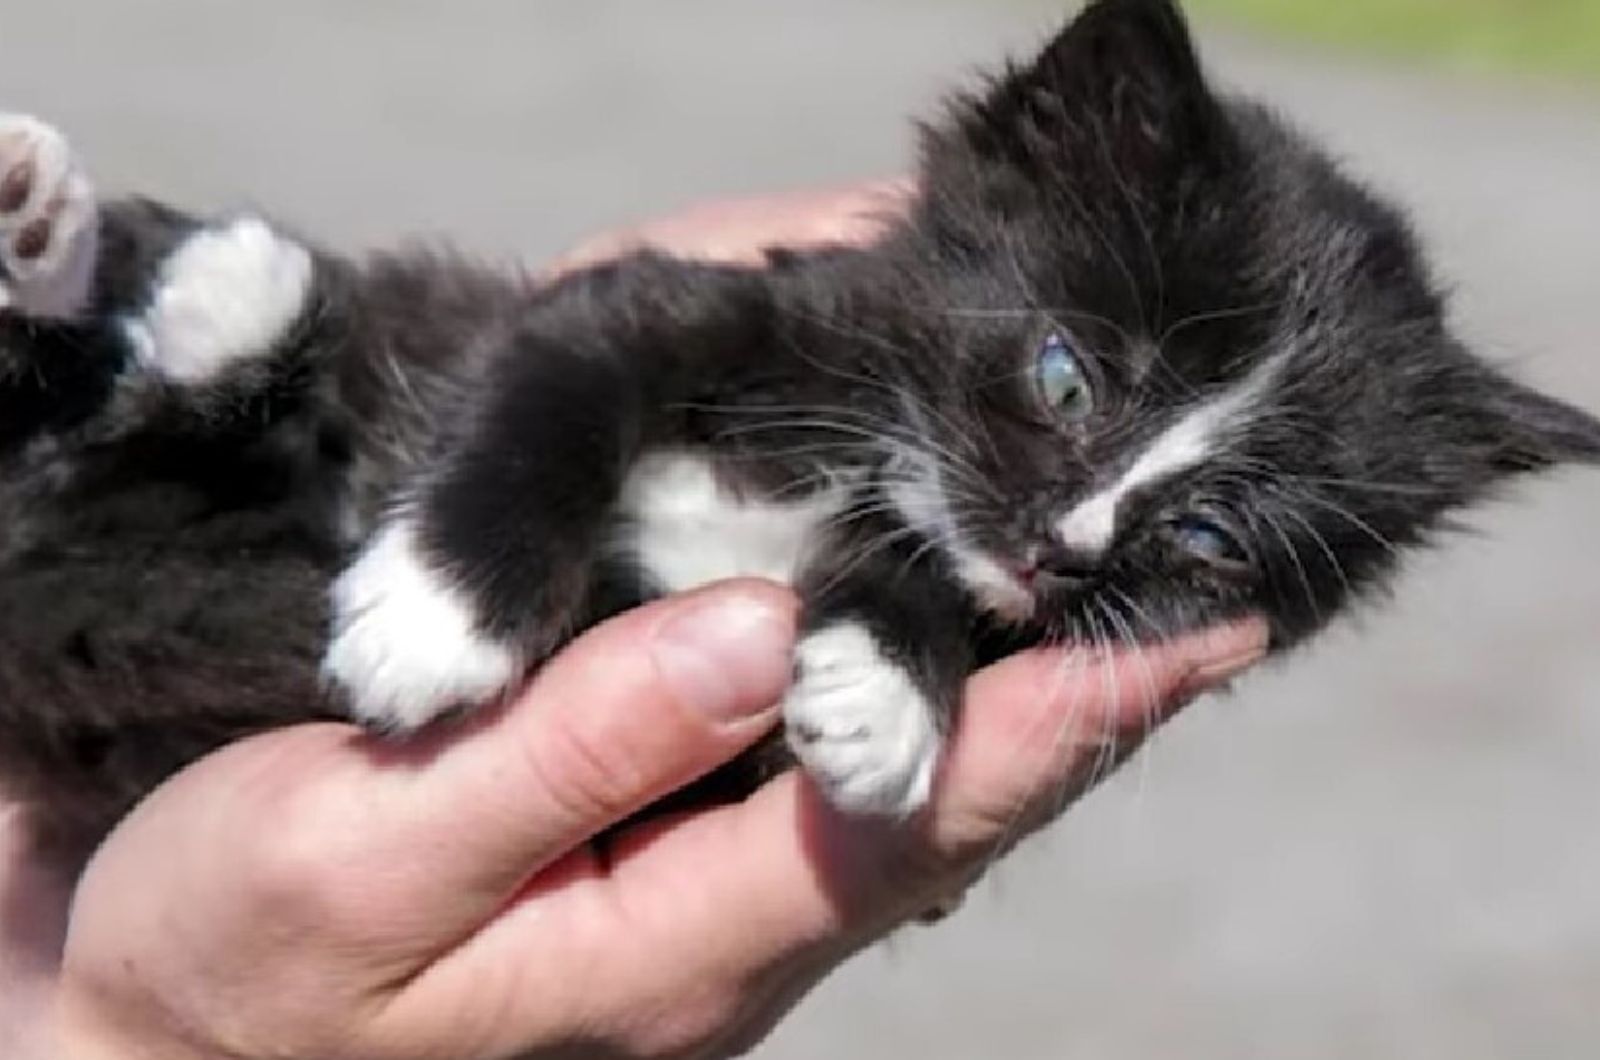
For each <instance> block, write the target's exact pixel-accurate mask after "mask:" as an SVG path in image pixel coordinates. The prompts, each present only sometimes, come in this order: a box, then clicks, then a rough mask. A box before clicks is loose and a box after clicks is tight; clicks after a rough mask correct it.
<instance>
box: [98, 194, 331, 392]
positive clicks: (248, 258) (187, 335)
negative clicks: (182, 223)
mask: <svg viewBox="0 0 1600 1060" xmlns="http://www.w3.org/2000/svg"><path fill="white" fill-rule="evenodd" d="M312 278H313V266H312V259H311V253H310V252H309V251H308V250H306V248H305V247H303V246H301V245H300V244H299V243H296V242H293V241H292V240H289V239H285V238H284V237H282V236H280V235H278V234H277V233H276V232H274V231H273V230H272V229H271V228H269V227H268V226H267V224H266V222H264V221H261V220H259V219H257V218H254V217H246V218H243V219H240V220H237V221H233V222H231V223H229V224H226V225H221V226H219V227H216V228H205V229H202V230H200V231H199V232H196V233H195V234H194V235H192V236H190V237H189V238H188V239H187V240H185V241H184V242H183V243H182V244H181V245H180V246H179V247H178V249H176V250H174V251H173V252H172V254H171V255H170V256H169V257H168V258H167V260H166V261H165V262H163V263H162V265H161V272H160V275H159V276H158V277H157V278H156V285H155V287H154V290H153V294H152V296H151V300H150V307H149V308H148V309H147V310H145V311H144V313H143V314H141V315H139V316H136V317H133V318H130V319H129V320H127V321H126V322H125V327H126V329H127V333H128V337H129V339H130V340H131V341H132V343H133V347H134V350H135V351H136V352H137V354H138V357H139V360H140V362H141V363H143V364H144V365H145V367H146V368H148V369H149V370H150V371H152V372H154V373H156V374H157V375H160V376H162V377H164V378H166V379H170V380H172V381H173V382H176V383H183V384H187V385H191V386H192V385H195V384H200V383H205V382H207V381H209V380H211V379H214V378H215V377H217V376H218V375H220V374H221V373H222V372H224V371H226V370H227V369H228V368H229V367H231V366H232V365H234V364H236V363H238V362H240V361H245V360H249V359H252V358H255V357H260V356H262V355H265V354H268V353H271V352H272V350H273V349H274V348H275V347H276V346H277V345H278V344H279V343H280V342H282V341H283V339H284V337H285V336H286V335H287V334H288V332H289V330H290V329H291V328H293V327H294V326H295V324H296V322H298V321H299V319H300V316H301V314H302V313H303V312H304V311H305V306H306V299H307V297H308V296H309V295H310V293H311V283H312Z"/></svg>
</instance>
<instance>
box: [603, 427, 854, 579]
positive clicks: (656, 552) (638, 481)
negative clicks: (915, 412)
mask: <svg viewBox="0 0 1600 1060" xmlns="http://www.w3.org/2000/svg"><path fill="white" fill-rule="evenodd" d="M843 504H844V490H843V488H842V487H840V488H830V489H822V490H819V491H818V492H816V493H814V494H812V495H810V496H808V497H804V498H800V499H796V500H794V501H789V502H784V501H770V500H755V499H750V498H744V497H740V496H738V495H736V494H735V493H733V492H732V491H730V490H728V489H727V488H726V487H724V486H723V485H722V484H721V483H720V482H718V481H717V476H716V474H715V472H714V471H713V470H712V468H711V465H710V464H709V463H707V462H706V461H705V460H704V459H703V458H700V457H697V456H693V455H691V454H688V453H682V452H675V451H669V452H662V453H656V454H653V455H650V456H647V457H645V459H644V460H642V461H640V463H639V465H638V466H637V467H636V468H635V469H634V471H633V472H632V474H631V475H629V477H628V481H627V482H626V484H625V485H624V487H623V492H622V506H621V507H622V514H623V517H624V520H625V525H626V526H628V527H629V534H628V537H627V538H626V540H624V541H623V542H621V547H622V548H623V549H624V550H625V551H626V552H627V553H628V554H630V555H632V556H634V557H635V558H636V559H637V560H638V561H639V563H640V564H641V565H642V566H643V567H644V568H645V570H646V571H648V572H649V574H650V576H651V578H652V579H653V580H654V581H655V582H656V584H657V585H658V587H659V588H661V589H662V590H664V591H666V592H681V591H683V590H685V589H692V588H695V587H696V586H700V585H706V584H708V583H710V582H715V581H721V580H723V579H726V578H736V577H742V576H748V577H756V578H767V579H770V580H772V581H778V582H784V583H789V584H792V583H793V582H794V581H795V579H796V578H798V577H799V575H800V573H801V568H802V566H803V565H804V563H805V561H806V558H807V551H806V550H807V548H808V546H810V545H811V544H812V543H813V542H814V541H815V540H816V538H817V532H818V529H819V528H820V527H821V526H822V524H823V523H824V522H826V521H827V520H828V519H829V518H831V517H833V516H835V515H837V514H838V513H839V511H840V509H841V508H842V506H843Z"/></svg>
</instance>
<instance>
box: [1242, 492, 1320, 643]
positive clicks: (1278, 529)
mask: <svg viewBox="0 0 1600 1060" xmlns="http://www.w3.org/2000/svg"><path fill="white" fill-rule="evenodd" d="M1256 514H1258V515H1260V516H1261V518H1262V520H1264V521H1265V522H1266V524H1267V527H1268V528H1269V529H1271V531H1272V532H1273V534H1274V535H1275V536H1276V537H1277V538H1278V541H1279V542H1280V543H1282V545H1283V549H1284V551H1285V552H1286V553H1288V556H1289V562H1290V563H1292V564H1294V569H1295V575H1296V576H1297V577H1298V578H1299V580H1300V589H1301V591H1302V592H1303V593H1304V594H1305V598H1306V603H1307V604H1308V605H1310V607H1311V615H1312V617H1313V618H1315V619H1316V621H1317V622H1318V623H1319V624H1320V623H1321V622H1322V605H1321V604H1320V603H1319V602H1318V601H1317V591H1316V589H1314V588H1313V587H1312V585H1311V575H1310V573H1309V572H1308V571H1307V570H1306V565H1305V563H1304V561H1303V560H1301V558H1300V550H1299V548H1297V547H1296V546H1295V543H1294V540H1293V539H1292V538H1290V537H1289V535H1288V534H1287V533H1286V532H1284V529H1283V524H1281V523H1279V522H1278V520H1277V519H1274V518H1273V517H1272V513H1271V512H1269V511H1260V512H1257V513H1256Z"/></svg>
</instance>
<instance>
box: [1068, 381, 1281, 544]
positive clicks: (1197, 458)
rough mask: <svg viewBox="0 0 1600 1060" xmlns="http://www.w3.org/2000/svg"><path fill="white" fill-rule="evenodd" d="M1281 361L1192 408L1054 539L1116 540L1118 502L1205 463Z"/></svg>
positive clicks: (1077, 541) (1071, 515) (1078, 510)
mask: <svg viewBox="0 0 1600 1060" xmlns="http://www.w3.org/2000/svg"><path fill="white" fill-rule="evenodd" d="M1280 363H1281V362H1280V361H1278V360H1271V361H1267V362H1265V363H1263V364H1262V365H1261V366H1259V367H1257V368H1256V369H1255V370H1254V371H1253V372H1251V373H1250V374H1249V375H1247V376H1246V377H1245V378H1244V379H1242V380H1240V382H1239V383H1238V384H1236V385H1235V386H1233V387H1232V388H1230V389H1228V390H1226V391H1224V392H1223V393H1221V394H1218V395H1216V396H1215V397H1212V398H1211V399H1210V400H1208V401H1207V402H1206V403H1205V404H1203V405H1200V406H1198V407H1197V408H1194V409H1191V410H1190V411H1189V412H1188V413H1187V414H1186V415H1184V417H1183V418H1182V419H1180V420H1178V421H1177V422H1176V423H1174V424H1173V425H1172V426H1170V427H1168V428H1167V429H1166V430H1165V431H1163V432H1162V433H1161V434H1160V435H1159V436H1157V438H1156V440H1155V441H1154V442H1152V443H1150V445H1149V446H1148V447H1147V448H1146V449H1145V450H1144V452H1142V453H1140V454H1139V458H1138V459H1137V460H1135V461H1134V462H1133V465H1132V466H1131V467H1129V468H1128V470H1127V471H1125V472H1124V473H1123V474H1122V477H1121V478H1119V479H1118V480H1117V481H1116V482H1115V483H1113V484H1112V485H1111V486H1109V487H1107V488H1106V489H1104V490H1101V491H1100V492H1099V493H1096V494H1095V495H1093V496H1092V497H1090V498H1089V499H1088V500H1085V501H1083V502H1082V503H1080V504H1079V505H1078V506H1077V507H1075V508H1073V509H1072V510H1071V511H1069V512H1068V513H1067V514H1066V515H1065V516H1063V517H1062V518H1061V519H1060V520H1059V521H1058V522H1057V523H1056V526H1055V532H1056V538H1057V539H1058V540H1059V541H1060V542H1061V543H1062V544H1064V545H1066V546H1067V547H1069V548H1072V549H1075V550H1077V551H1080V552H1085V553H1089V554H1091V555H1100V554H1102V553H1104V552H1105V551H1106V549H1108V548H1110V547H1111V543H1112V541H1113V540H1115V538H1116V535H1117V518H1118V513H1119V512H1120V511H1121V508H1122V502H1123V501H1124V500H1126V499H1127V498H1128V496H1129V495H1130V494H1132V493H1134V492H1135V491H1137V490H1140V489H1143V488H1144V487H1146V486H1150V485H1153V484H1154V483H1156V482H1160V481H1161V480H1163V479H1167V478H1171V477H1172V476H1174V475H1177V474H1181V473H1182V472H1184V471H1188V470H1189V469H1190V468H1193V467H1197V466H1199V465H1200V464H1202V463H1204V462H1205V460H1206V458H1207V457H1209V456H1210V455H1211V454H1212V452H1213V451H1215V449H1216V446H1217V445H1218V443H1219V442H1220V441H1221V440H1222V439H1223V437H1224V436H1225V434H1226V432H1227V431H1228V430H1229V429H1230V428H1231V427H1232V426H1233V425H1235V424H1236V423H1238V421H1239V420H1240V419H1241V418H1242V417H1244V416H1246V415H1248V413H1249V411H1250V407H1251V406H1252V405H1253V404H1254V403H1255V402H1256V401H1257V400H1258V399H1259V398H1260V397H1261V395H1262V394H1263V392H1264V391H1265V390H1266V388H1267V387H1268V385H1269V384H1270V383H1271V381H1272V378H1273V376H1274V375H1275V374H1276V372H1277V370H1278V367H1279V365H1280Z"/></svg>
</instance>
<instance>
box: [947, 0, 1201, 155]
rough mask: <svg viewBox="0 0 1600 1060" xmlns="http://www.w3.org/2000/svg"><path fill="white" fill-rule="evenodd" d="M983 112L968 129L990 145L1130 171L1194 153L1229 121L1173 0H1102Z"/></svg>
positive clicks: (1003, 82) (1012, 76) (1007, 80)
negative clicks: (1223, 115) (1091, 160)
mask: <svg viewBox="0 0 1600 1060" xmlns="http://www.w3.org/2000/svg"><path fill="white" fill-rule="evenodd" d="M975 117H976V119H977V120H976V121H971V122H969V123H968V124H967V127H966V129H965V131H966V133H967V135H968V138H969V140H970V141H972V142H973V143H974V145H975V146H978V147H980V149H981V148H988V149H990V150H991V151H996V150H998V151H1001V152H1003V153H1005V154H1010V155H1012V156H1013V157H1016V156H1017V155H1018V154H1019V153H1026V154H1028V155H1031V156H1033V157H1037V156H1039V155H1040V154H1045V155H1047V156H1049V155H1052V154H1053V155H1054V156H1056V157H1055V158H1049V157H1047V158H1046V160H1047V161H1055V160H1057V159H1059V157H1060V156H1061V155H1062V154H1063V153H1065V154H1066V155H1068V156H1076V159H1077V161H1078V164H1079V165H1080V166H1081V165H1082V164H1083V163H1084V161H1085V160H1086V159H1096V158H1097V156H1098V161H1102V162H1108V163H1111V164H1113V165H1114V166H1115V167H1116V168H1117V169H1118V170H1120V171H1121V172H1122V173H1123V175H1124V176H1129V177H1136V176H1139V175H1141V174H1144V173H1148V172H1149V170H1150V169H1151V167H1152V166H1158V165H1160V164H1161V163H1163V162H1170V161H1175V160H1181V159H1190V160H1192V159H1194V158H1195V157H1197V155H1199V154H1201V153H1203V151H1204V149H1205V148H1206V147H1207V146H1208V145H1209V144H1211V143H1213V142H1214V141H1215V140H1216V138H1217V137H1219V136H1220V135H1222V133H1223V127H1224V125H1225V122H1224V119H1223V117H1222V113H1221V109H1220V107H1219V105H1218V103H1217V100H1216V98H1215V97H1214V96H1213V95H1212V93H1211V90H1210V88H1209V87H1208V86H1207V84H1206V80H1205V76H1204V74H1203V72H1202V71H1201V67H1200V61H1199V58H1198V57H1197V56H1196V54H1195V48H1194V41H1193V39H1192V38H1191V36H1190V33H1189V28H1188V25H1187V23H1186V22H1185V20H1184V17H1183V14H1182V13H1181V12H1180V11H1179V10H1178V6H1177V4H1175V3H1173V2H1171V0H1096V2H1094V3H1091V4H1090V5H1089V6H1088V7H1087V8H1085V9H1084V11H1083V13H1082V14H1081V15H1079V16H1078V18H1077V19H1076V20H1075V21H1074V22H1073V23H1072V24H1071V25H1069V26H1068V27H1067V28H1066V29H1065V30H1063V31H1062V32H1061V34H1060V35H1059V36H1057V37H1056V38H1055V39H1054V40H1053V41H1051V42H1050V44H1049V46H1048V47H1047V48H1046V49H1045V50H1044V52H1043V54H1042V55H1040V56H1039V58H1038V59H1037V60H1035V61H1034V62H1033V63H1032V64H1031V65H1028V66H1023V67H1018V68H1015V69H1013V70H1011V71H1010V72H1009V73H1008V74H1007V75H1006V76H1005V77H1003V78H1001V79H1000V80H999V81H998V82H997V83H996V84H995V85H994V87H993V89H992V91H991V92H990V93H989V95H988V97H987V98H986V99H984V100H983V101H981V102H980V103H979V104H978V106H977V108H976V112H975ZM985 141H987V142H985ZM1007 148H1009V150H1006V149H1007ZM1052 148H1053V149H1054V150H1053V151H1052V150H1051V149H1052Z"/></svg>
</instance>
